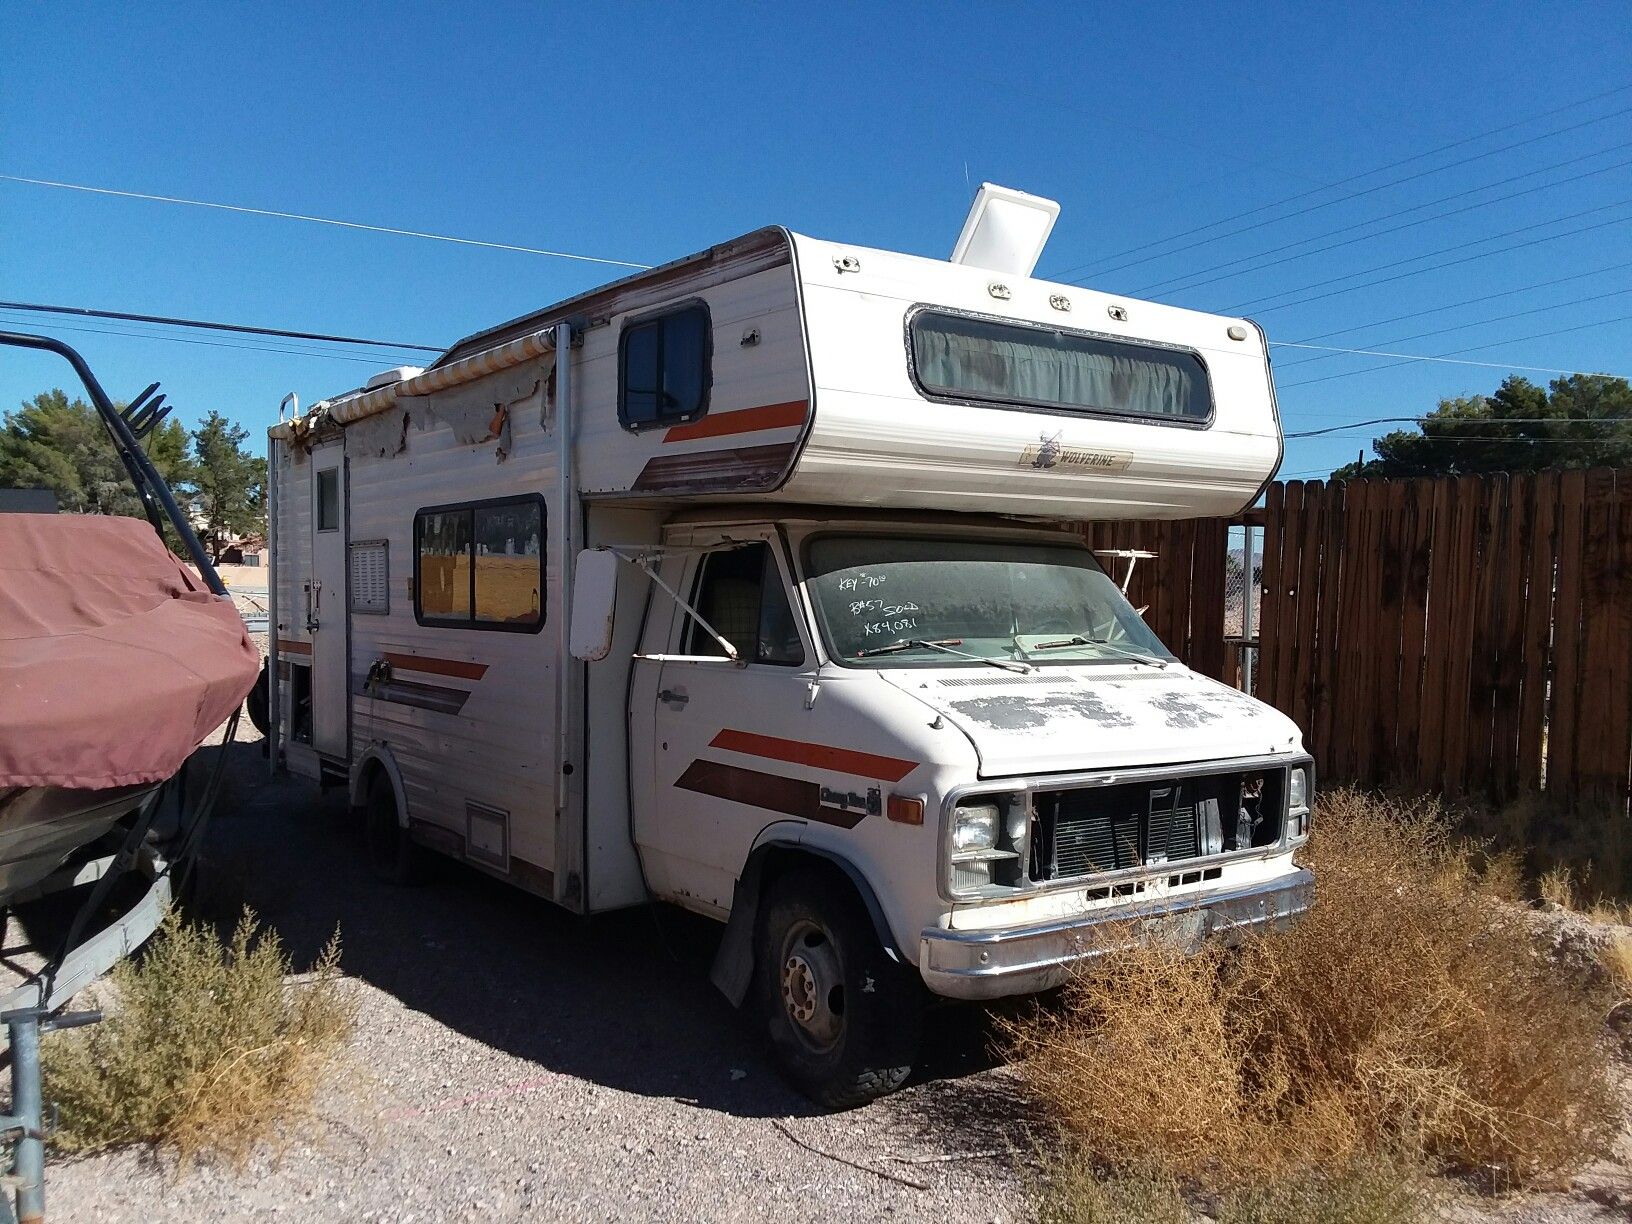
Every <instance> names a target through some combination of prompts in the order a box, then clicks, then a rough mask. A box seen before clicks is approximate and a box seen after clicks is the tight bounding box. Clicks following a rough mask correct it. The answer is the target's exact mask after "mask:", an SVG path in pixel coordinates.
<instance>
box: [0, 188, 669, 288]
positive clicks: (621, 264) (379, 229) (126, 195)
mask: <svg viewBox="0 0 1632 1224" xmlns="http://www.w3.org/2000/svg"><path fill="white" fill-rule="evenodd" d="M0 179H3V180H5V181H7V182H11V183H28V184H30V185H32V186H35V187H57V188H61V189H62V190H64V191H84V192H88V193H90V194H92V195H105V196H117V197H119V198H120V199H126V200H148V201H151V202H153V203H156V204H186V205H188V206H189V207H192V208H215V209H219V210H221V211H222V212H235V213H249V214H251V215H252V216H257V217H278V218H280V219H282V220H285V221H310V222H312V223H313V224H314V225H334V226H338V227H340V228H341V229H353V230H366V231H368V232H369V233H374V234H395V235H397V236H398V237H401V238H427V239H430V240H431V241H433V242H453V243H457V244H458V245H460V246H473V247H486V248H487V249H489V250H493V251H517V252H520V253H521V254H523V255H547V256H549V257H550V258H551V259H574V260H577V261H579V262H580V263H592V264H608V265H611V266H613V267H617V268H635V269H637V270H639V271H642V272H644V271H646V270H647V269H649V268H650V267H651V266H652V265H651V264H642V263H630V262H629V261H628V260H625V259H603V258H602V257H600V256H598V255H577V254H574V253H573V252H571V251H551V250H547V249H545V248H543V247H529V246H518V245H516V244H514V243H509V242H485V241H483V240H482V239H480V238H457V237H454V236H453V235H451V234H433V233H430V232H429V231H426V230H411V229H399V228H397V227H396V226H392V225H367V224H365V223H363V222H361V221H341V220H337V219H336V218H334V217H315V216H312V215H310V214H308V213H295V212H284V211H282V210H280V209H276V208H250V207H248V206H246V205H242V204H221V203H217V202H215V201H212V200H190V199H187V198H185V197H183V196H167V195H153V194H150V193H148V192H144V191H121V190H118V189H117V188H113V187H92V186H90V185H88V184H85V183H63V182H59V181H57V180H55V179H38V178H26V177H24V176H23V175H20V174H0Z"/></svg>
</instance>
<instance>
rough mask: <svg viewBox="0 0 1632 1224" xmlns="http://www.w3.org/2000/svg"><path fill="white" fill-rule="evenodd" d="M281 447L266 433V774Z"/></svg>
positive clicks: (278, 690)
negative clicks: (279, 454)
mask: <svg viewBox="0 0 1632 1224" xmlns="http://www.w3.org/2000/svg"><path fill="white" fill-rule="evenodd" d="M291 400H293V401H294V406H295V412H294V415H296V416H299V415H300V398H299V397H298V396H297V395H296V394H295V393H294V392H293V391H291V392H290V393H289V394H288V395H286V396H284V397H283V400H282V402H281V403H279V404H278V420H279V421H282V420H283V410H284V407H285V406H286V405H287V404H288V403H289V402H290V401H291ZM280 449H281V447H280V446H279V445H278V440H277V439H276V438H274V437H273V436H272V435H271V434H270V433H268V434H267V435H266V773H267V776H268V777H275V776H277V772H278V733H279V731H280V730H281V728H280V727H279V724H278V720H279V719H280V718H281V717H282V716H283V709H282V699H283V693H282V688H283V686H282V683H281V682H280V681H279V679H278V452H279V451H280Z"/></svg>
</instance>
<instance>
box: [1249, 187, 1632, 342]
mask: <svg viewBox="0 0 1632 1224" xmlns="http://www.w3.org/2000/svg"><path fill="white" fill-rule="evenodd" d="M1619 203H1620V204H1625V203H1632V201H1628V200H1622V201H1619ZM1617 206H1618V205H1617V204H1605V205H1603V207H1602V208H1589V209H1588V210H1587V212H1588V213H1593V212H1602V211H1603V210H1604V209H1605V208H1615V207H1617ZM1575 215H1576V216H1585V215H1586V214H1585V213H1578V214H1575ZM1569 219H1570V218H1568V217H1555V218H1554V219H1553V220H1551V221H1543V222H1540V224H1541V225H1557V224H1558V223H1559V222H1560V221H1567V220H1569ZM1628 220H1632V218H1627V217H1612V218H1610V219H1609V220H1608V221H1598V222H1595V223H1594V224H1592V225H1582V226H1578V227H1577V228H1575V229H1573V230H1565V231H1564V232H1563V233H1561V234H1547V235H1544V236H1543V237H1540V238H1532V239H1530V240H1529V241H1527V242H1515V243H1513V244H1512V245H1511V246H1505V247H1497V248H1496V249H1495V250H1491V251H1480V252H1479V253H1478V254H1476V255H1464V256H1463V257H1462V258H1460V259H1448V260H1446V261H1445V262H1444V263H1437V264H1429V265H1428V266H1427V267H1426V268H1413V269H1412V270H1411V271H1409V272H1399V273H1396V274H1395V275H1393V276H1383V277H1379V278H1378V279H1377V280H1370V281H1363V282H1361V283H1360V284H1358V285H1350V286H1348V287H1347V288H1345V289H1331V290H1328V291H1327V292H1325V293H1316V294H1311V295H1310V296H1309V297H1302V298H1294V299H1293V300H1292V301H1290V302H1280V303H1278V304H1277V305H1274V306H1263V307H1261V308H1260V309H1259V310H1258V311H1257V313H1259V314H1264V313H1267V312H1268V311H1271V310H1286V309H1287V308H1288V307H1291V306H1303V305H1306V304H1307V303H1309V302H1319V301H1323V300H1324V299H1326V298H1329V297H1339V296H1341V295H1342V294H1345V293H1355V292H1357V291H1358V290H1361V289H1370V288H1373V287H1374V286H1377V285H1387V284H1392V283H1393V282H1394V281H1398V280H1409V279H1410V278H1411V277H1413V276H1422V275H1423V274H1425V273H1428V272H1438V271H1440V270H1441V269H1443V268H1454V267H1457V266H1458V265H1460V264H1465V263H1474V262H1476V261H1477V260H1481V259H1489V258H1490V257H1491V256H1492V255H1506V254H1507V253H1509V252H1510V251H1522V250H1523V249H1524V248H1526V247H1533V246H1539V245H1540V244H1541V243H1544V242H1556V241H1558V239H1560V238H1573V237H1575V235H1577V234H1587V233H1591V232H1592V231H1593V230H1601V229H1603V228H1604V227H1605V226H1609V225H1623V224H1625V223H1626V222H1627V221H1628ZM1525 228H1528V229H1534V228H1536V227H1535V226H1527V227H1525ZM1502 236H1503V235H1500V234H1492V235H1491V236H1490V237H1488V238H1481V239H1479V240H1478V241H1480V242H1491V241H1493V240H1494V239H1496V238H1499V237H1502ZM1462 245H1463V246H1469V245H1473V244H1471V243H1463V244H1462ZM1446 249H1447V250H1455V249H1456V248H1454V247H1451V248H1446ZM1442 254H1444V250H1440V251H1429V252H1427V253H1425V254H1422V255H1413V256H1412V257H1411V259H1397V260H1395V261H1394V262H1393V263H1386V264H1379V265H1378V266H1377V267H1375V268H1364V269H1362V270H1361V271H1359V272H1350V273H1349V274H1348V275H1346V276H1337V277H1333V278H1332V279H1331V280H1324V281H1317V282H1315V284H1312V285H1301V286H1299V287H1298V288H1297V289H1288V290H1285V292H1286V293H1301V292H1302V291H1303V290H1304V289H1314V288H1318V287H1319V286H1321V285H1330V284H1333V283H1335V282H1336V281H1342V280H1350V279H1352V278H1353V277H1356V276H1365V275H1367V274H1368V273H1371V272H1380V271H1382V270H1383V269H1385V268H1395V267H1398V266H1399V265H1400V264H1402V263H1411V262H1412V261H1413V260H1417V259H1431V258H1432V257H1433V256H1435V255H1442ZM1279 296H1281V295H1280V294H1271V295H1270V296H1269V297H1267V298H1256V299H1254V300H1253V301H1251V302H1243V303H1241V304H1240V305H1237V306H1233V307H1230V308H1229V309H1228V310H1224V311H1219V312H1218V313H1221V314H1229V313H1233V312H1234V311H1236V310H1242V309H1246V308H1248V307H1254V306H1258V304H1259V303H1262V302H1269V301H1273V300H1274V299H1275V298H1277V297H1279Z"/></svg>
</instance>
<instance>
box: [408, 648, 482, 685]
mask: <svg viewBox="0 0 1632 1224" xmlns="http://www.w3.org/2000/svg"><path fill="white" fill-rule="evenodd" d="M385 658H386V661H387V662H388V663H390V664H391V666H392V667H400V668H402V670H403V671H417V672H429V673H430V674H431V675H433V676H457V677H458V678H459V679H461V680H480V679H481V678H482V677H483V676H485V675H486V674H487V664H486V663H466V662H465V661H464V660H463V659H433V658H431V657H429V656H428V655H411V654H393V653H392V652H391V651H389V650H388V651H386V652H385Z"/></svg>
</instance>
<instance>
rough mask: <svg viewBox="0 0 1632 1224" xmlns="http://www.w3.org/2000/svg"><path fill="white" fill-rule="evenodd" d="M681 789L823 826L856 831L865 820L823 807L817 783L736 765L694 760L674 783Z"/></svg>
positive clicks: (861, 814) (860, 816)
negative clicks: (834, 826)
mask: <svg viewBox="0 0 1632 1224" xmlns="http://www.w3.org/2000/svg"><path fill="white" fill-rule="evenodd" d="M675 786H676V787H678V788H679V789H680V790H689V791H695V792H696V793H697V794H699V795H712V796H713V797H714V798H716V799H729V800H730V801H731V802H732V803H745V804H747V805H748V806H749V807H757V808H766V809H768V810H770V811H772V812H782V813H784V814H785V815H788V816H797V817H799V818H800V819H802V820H815V821H818V822H820V823H822V824H830V825H837V826H838V827H839V828H841V829H853V828H855V827H856V826H857V825H858V824H860V823H861V822H862V821H863V820H864V819H865V818H866V815H867V814H866V813H865V812H849V811H845V810H844V809H843V808H834V807H824V806H822V799H821V788H820V787H819V786H817V785H816V783H814V782H801V781H799V780H798V779H796V778H784V777H782V776H781V775H780V774H768V773H760V772H759V771H758V770H757V769H742V768H739V767H738V766H736V765H722V764H720V763H719V762H718V761H693V762H692V763H691V764H690V765H688V766H686V772H685V773H683V774H681V775H680V778H679V780H678V781H677V782H675Z"/></svg>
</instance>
